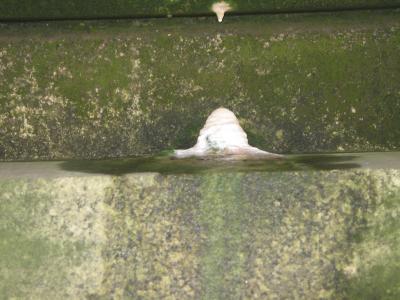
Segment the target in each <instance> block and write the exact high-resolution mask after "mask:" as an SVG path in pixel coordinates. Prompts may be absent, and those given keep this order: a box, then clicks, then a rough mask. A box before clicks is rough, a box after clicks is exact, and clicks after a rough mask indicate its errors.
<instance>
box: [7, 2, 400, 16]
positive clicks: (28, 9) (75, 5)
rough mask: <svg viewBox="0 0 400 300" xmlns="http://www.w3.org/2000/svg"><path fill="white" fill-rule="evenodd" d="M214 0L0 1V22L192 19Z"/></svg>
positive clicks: (332, 6)
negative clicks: (142, 18) (147, 18)
mask: <svg viewBox="0 0 400 300" xmlns="http://www.w3.org/2000/svg"><path fill="white" fill-rule="evenodd" d="M216 2H220V1H215V0H190V1H182V0H173V1H171V0H114V1H107V0H86V1H80V0H69V1H62V0H41V1H40V2H38V1H35V0H18V1H16V0H2V1H1V2H0V20H26V19H30V20H34V19H36V20H41V19H68V18H78V19H79V18H104V17H106V18H116V17H118V18H121V17H151V16H163V17H166V16H169V17H172V16H193V15H203V14H210V13H211V7H212V5H213V3H216ZM225 2H227V3H229V5H230V6H231V7H232V12H233V13H252V12H258V13H260V12H269V13H276V12H299V11H315V10H338V9H357V8H358V9H359V8H363V9H364V8H386V7H399V6H400V1H399V0H341V1H337V0H280V1H275V0H264V1H248V0H225Z"/></svg>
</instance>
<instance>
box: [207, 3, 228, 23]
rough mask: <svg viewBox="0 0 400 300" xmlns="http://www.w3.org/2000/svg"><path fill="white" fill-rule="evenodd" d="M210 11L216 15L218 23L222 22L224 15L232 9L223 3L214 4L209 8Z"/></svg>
mask: <svg viewBox="0 0 400 300" xmlns="http://www.w3.org/2000/svg"><path fill="white" fill-rule="evenodd" d="M211 9H212V11H213V12H214V13H216V15H217V18H218V22H220V23H221V22H222V20H223V18H224V15H225V13H226V12H227V11H229V10H231V9H232V7H231V6H230V5H229V3H226V2H225V1H222V2H218V3H214V4H213V6H212V7H211Z"/></svg>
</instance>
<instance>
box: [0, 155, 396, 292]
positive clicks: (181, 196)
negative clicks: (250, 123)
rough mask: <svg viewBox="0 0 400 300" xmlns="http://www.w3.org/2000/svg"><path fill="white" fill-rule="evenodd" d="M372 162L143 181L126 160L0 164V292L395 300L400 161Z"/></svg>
mask: <svg viewBox="0 0 400 300" xmlns="http://www.w3.org/2000/svg"><path fill="white" fill-rule="evenodd" d="M385 155H386V156H385ZM367 156H368V158H364V159H360V158H357V155H346V156H343V155H338V156H336V157H335V156H325V157H324V158H321V157H319V158H318V157H315V156H314V158H313V159H314V162H316V161H319V166H321V161H325V162H326V164H325V166H324V168H325V169H326V170H316V169H317V166H318V164H317V163H315V164H314V170H313V168H311V166H310V167H309V168H306V170H304V171H301V168H298V169H291V171H286V172H284V170H285V167H282V169H280V171H278V170H277V169H273V170H271V171H274V172H265V170H268V169H264V171H263V172H260V171H258V172H253V171H254V169H252V168H248V169H240V165H237V166H236V169H235V168H230V169H224V168H222V166H224V164H221V168H222V169H221V168H218V167H217V168H209V169H203V172H195V171H194V170H193V169H192V170H186V174H182V173H180V172H177V170H175V171H174V170H172V169H169V171H168V169H163V168H161V167H160V165H158V168H157V167H155V166H156V165H155V163H156V162H154V161H150V162H148V164H144V163H143V162H142V167H141V164H140V163H138V164H136V165H135V168H136V173H135V171H134V170H135V169H132V168H131V169H129V168H127V169H123V165H124V163H125V164H126V163H128V162H127V161H125V162H120V164H118V163H117V164H112V163H108V165H107V164H106V163H104V162H103V163H104V164H105V166H106V167H105V168H103V169H101V168H100V169H98V168H95V167H93V166H92V167H89V165H88V164H87V165H85V164H83V163H82V162H80V163H79V164H76V165H75V166H74V165H73V164H72V163H71V162H65V163H62V162H51V163H10V164H9V163H3V164H1V166H0V279H1V280H0V294H1V295H2V296H3V297H4V298H6V299H10V298H31V299H84V298H87V299H102V298H120V299H140V298H144V299H149V298H152V299H163V298H176V299H224V298H225V299H274V298H276V299H335V300H336V299H397V298H398V297H399V296H400V294H399V289H398V283H399V278H400V277H399V276H400V275H399V273H398V270H399V268H400V265H399V260H398V257H399V255H400V251H399V249H400V242H399V240H398V239H397V238H396V237H397V236H398V234H399V233H400V221H399V219H398V215H399V214H400V167H399V166H398V165H396V164H395V163H393V162H396V154H395V153H393V154H390V153H388V154H380V155H377V154H368V155H367ZM385 157H386V159H385ZM293 159H294V158H293ZM348 161H353V162H354V163H353V164H352V165H349V164H348V163H347V162H348ZM397 161H398V160H397ZM114 162H115V161H114ZM177 162H178V163H182V164H181V167H183V166H184V164H183V163H184V162H185V161H182V162H181V161H170V162H169V163H177ZM93 163H94V164H95V163H98V164H101V163H102V162H101V161H97V162H93ZM205 163H206V162H205ZM269 163H272V164H273V163H277V162H275V161H269ZM35 164H38V166H37V167H36V166H35ZM143 164H144V166H145V167H143ZM296 164H298V165H304V164H306V160H304V159H303V160H300V161H298V160H297V162H296ZM296 164H294V165H296ZM341 164H342V165H343V164H344V165H345V167H346V168H347V169H346V170H344V169H343V168H342V169H341V170H329V169H330V168H334V167H335V165H336V167H337V168H338V169H340V167H343V166H340V165H341ZM78 165H79V166H80V169H79V168H78ZM229 165H232V164H229ZM322 165H323V164H322ZM357 165H358V166H359V167H361V168H359V169H357ZM388 165H389V166H388ZM60 166H61V167H62V168H63V170H60V169H59V168H60ZM131 167H132V166H131ZM197 167H199V166H197ZM365 167H367V168H365ZM121 168H122V170H121ZM321 168H322V167H321ZM352 168H353V169H352ZM371 168H373V169H371ZM391 168H397V169H396V170H395V169H391ZM7 170H13V171H12V172H8V171H7ZM18 170H19V171H22V170H25V173H18V172H19V171H18ZM35 170H36V171H35ZM67 170H69V171H67ZM118 170H120V171H119V172H118ZM252 170H253V171H252ZM31 171H32V173H29V172H31ZM158 171H159V172H158ZM13 172H14V173H13ZM184 173H185V172H184ZM5 174H8V175H7V176H5ZM13 174H14V175H13ZM24 174H25V175H24ZM102 174H108V175H102ZM112 174H118V175H121V176H114V175H112ZM123 174H125V175H123ZM11 177H12V178H11Z"/></svg>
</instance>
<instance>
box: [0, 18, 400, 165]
mask: <svg viewBox="0 0 400 300" xmlns="http://www.w3.org/2000/svg"><path fill="white" fill-rule="evenodd" d="M399 53H400V12H399V11H397V10H392V11H381V12H346V13H336V14H332V13H326V14H304V15H279V16H252V17H244V16H243V17H235V18H229V19H227V20H226V21H224V23H223V24H216V22H215V20H214V19H213V18H198V19H193V18H192V19H179V20H178V19H172V20H151V21H107V22H106V21H104V22H95V21H93V22H52V23H34V24H33V23H25V24H2V25H0V159H1V160H23V159H60V158H74V157H75V158H76V157H81V158H100V157H121V156H127V155H136V154H145V153H157V152H158V151H160V150H164V149H171V148H175V149H177V148H181V149H184V148H188V147H191V146H193V145H194V144H195V141H196V138H197V135H198V132H199V130H200V128H201V127H202V125H203V124H204V122H205V119H206V117H207V116H208V115H209V114H210V112H211V111H213V110H214V109H215V108H217V107H219V106H225V107H227V108H229V109H231V110H232V111H233V112H234V113H235V114H236V115H237V117H238V118H239V121H240V123H241V125H242V127H243V128H244V130H245V131H246V132H247V133H248V137H249V142H250V144H251V145H254V146H256V147H258V148H260V149H264V150H267V151H270V152H275V153H298V152H322V151H347V152H354V151H377V150H396V149H400V127H399V126H398V124H399V122H400V121H399V116H400V84H399V80H398V79H399V78H400V55H399Z"/></svg>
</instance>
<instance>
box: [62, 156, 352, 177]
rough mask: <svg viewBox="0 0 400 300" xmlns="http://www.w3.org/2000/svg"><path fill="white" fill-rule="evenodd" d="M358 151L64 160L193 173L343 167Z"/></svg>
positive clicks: (117, 171)
mask: <svg viewBox="0 0 400 300" xmlns="http://www.w3.org/2000/svg"><path fill="white" fill-rule="evenodd" d="M356 157H357V156H355V155H337V154H332V155H329V154H324V155H295V156H286V157H285V158H282V159H274V160H245V161H218V160H199V159H180V160H176V159H171V158H170V157H167V156H145V157H132V158H125V159H112V160H70V161H65V162H63V163H62V164H61V168H62V169H63V170H67V171H78V172H86V173H100V174H109V175H124V174H128V173H140V172H157V173H161V174H194V173H204V172H277V171H300V170H342V169H354V168H359V167H360V165H359V164H357V163H355V162H352V161H353V160H354V159H355V158H356Z"/></svg>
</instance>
